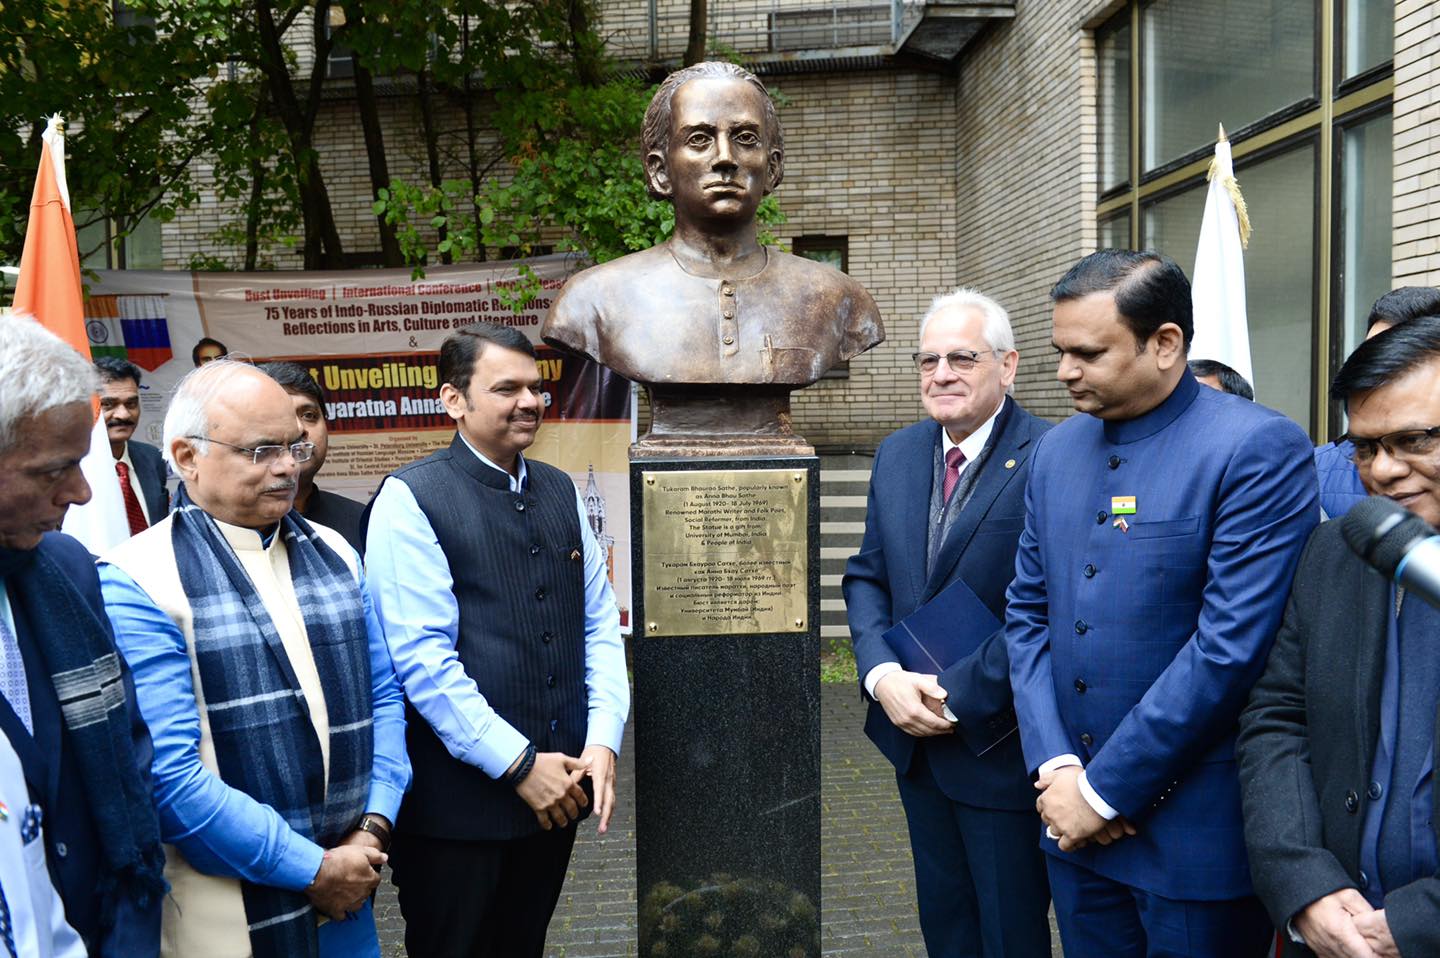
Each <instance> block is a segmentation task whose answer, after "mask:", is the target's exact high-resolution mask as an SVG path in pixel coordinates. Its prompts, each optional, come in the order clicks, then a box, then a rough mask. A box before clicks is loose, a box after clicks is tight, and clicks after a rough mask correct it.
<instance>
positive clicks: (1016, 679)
mask: <svg viewBox="0 0 1440 958" xmlns="http://www.w3.org/2000/svg"><path fill="white" fill-rule="evenodd" d="M1050 296H1051V299H1052V300H1053V301H1054V304H1055V311H1054V318H1053V323H1052V330H1051V340H1052V344H1053V345H1054V347H1055V350H1056V352H1057V353H1058V354H1059V368H1058V369H1057V371H1056V377H1057V378H1058V379H1059V380H1060V382H1061V384H1062V385H1064V386H1065V388H1066V391H1067V392H1069V394H1070V398H1071V401H1072V402H1073V403H1074V405H1075V408H1076V410H1077V411H1079V412H1080V413H1083V415H1079V416H1072V417H1071V418H1069V419H1067V420H1066V421H1065V422H1063V423H1061V424H1060V425H1058V426H1056V427H1055V428H1054V429H1052V430H1051V431H1050V432H1048V433H1046V434H1045V436H1044V438H1043V439H1041V440H1040V442H1039V443H1038V447H1037V448H1036V450H1035V452H1034V453H1033V454H1032V456H1031V465H1030V485H1029V488H1028V489H1027V490H1026V501H1025V506H1026V508H1025V512H1026V516H1025V532H1024V534H1023V535H1021V537H1020V548H1019V552H1018V553H1017V556H1016V561H1015V581H1014V582H1013V583H1012V584H1011V586H1010V591H1009V593H1008V599H1009V605H1008V608H1007V610H1006V640H1007V644H1008V649H1009V653H1010V677H1011V683H1012V686H1013V688H1014V692H1015V708H1016V712H1017V713H1018V714H1019V717H1020V737H1021V741H1022V745H1023V747H1024V751H1025V761H1026V764H1027V766H1028V767H1029V769H1030V771H1031V772H1033V773H1035V774H1036V775H1037V776H1038V780H1037V783H1036V784H1037V788H1038V789H1039V801H1038V806H1039V811H1040V817H1041V818H1042V819H1043V820H1044V822H1045V824H1046V826H1047V832H1046V837H1045V838H1044V839H1043V847H1044V849H1045V851H1046V853H1047V859H1048V865H1049V872H1050V891H1051V894H1052V895H1053V896H1054V899H1055V917H1056V921H1057V923H1058V925H1059V926H1060V938H1061V941H1062V942H1063V943H1064V946H1065V954H1066V955H1067V958H1091V956H1093V958H1141V956H1146V955H1167V956H1185V955H1189V956H1196V958H1215V956H1220V955H1224V956H1227V958H1230V956H1234V958H1258V956H1259V955H1261V954H1262V953H1264V951H1265V949H1266V947H1267V944H1268V943H1269V942H1270V941H1271V940H1272V938H1273V935H1272V931H1271V928H1270V925H1269V922H1268V921H1267V920H1266V917H1265V912H1264V909H1263V908H1262V907H1261V905H1260V903H1259V902H1258V901H1257V900H1256V899H1255V897H1254V894H1253V891H1252V887H1251V883H1250V871H1249V867H1248V865H1247V862H1246V858H1245V846H1244V841H1243V839H1242V834H1241V817H1240V783H1239V775H1238V771H1237V769H1236V766H1235V758H1234V748H1235V731H1236V725H1235V723H1236V719H1237V718H1238V716H1239V714H1240V709H1241V708H1242V707H1243V706H1244V704H1245V698H1246V696H1247V695H1248V694H1249V691H1250V687H1251V686H1252V685H1253V684H1254V682H1255V680H1256V679H1257V678H1258V677H1259V675H1260V672H1261V670H1262V669H1263V668H1264V665H1265V657H1266V655H1267V653H1268V652H1269V650H1270V643H1271V641H1272V640H1273V639H1274V636H1275V630H1276V629H1277V628H1278V627H1279V625H1280V616H1281V613H1282V612H1283V610H1284V604H1285V594H1286V592H1287V590H1288V589H1289V587H1290V580H1291V577H1292V576H1293V575H1294V569H1295V560H1296V559H1297V558H1298V556H1299V554H1300V550H1301V548H1302V547H1303V546H1304V544H1305V539H1306V538H1307V537H1308V536H1309V534H1310V531H1311V530H1312V529H1314V527H1315V524H1316V522H1317V521H1318V519H1319V509H1318V508H1317V506H1316V487H1315V467H1314V464H1313V458H1312V451H1311V446H1310V441H1309V439H1308V438H1307V437H1306V435H1305V433H1304V432H1303V431H1302V430H1301V429H1300V427H1299V426H1297V425H1296V424H1295V423H1294V422H1291V421H1290V420H1288V419H1286V418H1285V417H1284V416H1282V415H1280V414H1279V413H1277V412H1275V411H1274V410H1271V409H1266V408H1265V407H1264V406H1261V405H1259V404H1257V403H1253V402H1247V401H1245V400H1243V399H1241V398H1240V397H1238V396H1232V395H1229V394H1227V393H1223V392H1220V391H1219V390H1215V389H1206V388H1204V387H1203V386H1201V385H1200V384H1199V383H1197V382H1196V381H1195V377H1194V375H1193V374H1192V373H1191V372H1190V370H1189V369H1188V368H1187V367H1186V365H1185V354H1186V351H1187V349H1188V347H1189V344H1190V340H1191V336H1192V334H1193V330H1194V323H1193V319H1192V315H1191V312H1192V311H1191V305H1190V283H1189V281H1188V280H1187V279H1186V278H1185V274H1184V273H1183V272H1181V270H1180V268H1179V267H1178V266H1176V265H1175V263H1174V261H1173V260H1170V259H1168V258H1166V257H1163V256H1159V255H1157V254H1155V253H1142V252H1135V251H1130V250H1101V251H1100V252H1098V253H1094V254H1092V255H1090V256H1087V257H1085V258H1084V259H1082V260H1081V261H1080V262H1078V263H1076V264H1075V265H1074V266H1073V267H1071V269H1070V270H1069V271H1068V272H1067V273H1066V274H1065V275H1064V276H1063V277H1061V279H1060V281H1059V282H1058V283H1056V285H1055V287H1054V289H1052V290H1051V293H1050Z"/></svg>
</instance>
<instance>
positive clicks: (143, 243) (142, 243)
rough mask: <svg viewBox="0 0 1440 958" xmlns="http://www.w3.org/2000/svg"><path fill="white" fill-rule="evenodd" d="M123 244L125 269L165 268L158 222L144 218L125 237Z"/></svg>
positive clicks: (147, 217)
mask: <svg viewBox="0 0 1440 958" xmlns="http://www.w3.org/2000/svg"><path fill="white" fill-rule="evenodd" d="M124 243H125V268H126V269H164V268H165V254H164V249H163V248H162V245H161V238H160V222H159V220H156V219H152V218H151V217H149V216H146V217H144V218H143V219H141V220H140V222H138V223H136V224H135V228H134V229H133V230H131V231H130V233H129V235H127V236H126V237H125V239H124Z"/></svg>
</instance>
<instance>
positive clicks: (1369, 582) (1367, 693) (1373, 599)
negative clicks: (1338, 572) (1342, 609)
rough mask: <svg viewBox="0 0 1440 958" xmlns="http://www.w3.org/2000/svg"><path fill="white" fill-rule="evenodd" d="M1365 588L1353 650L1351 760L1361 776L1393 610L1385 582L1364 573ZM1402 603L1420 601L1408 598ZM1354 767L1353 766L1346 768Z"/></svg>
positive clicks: (1370, 748)
mask: <svg viewBox="0 0 1440 958" xmlns="http://www.w3.org/2000/svg"><path fill="white" fill-rule="evenodd" d="M1365 584H1366V587H1365V588H1363V589H1361V590H1360V594H1359V595H1358V596H1357V597H1356V600H1357V604H1358V608H1357V609H1356V618H1355V621H1356V622H1357V623H1359V625H1360V628H1359V630H1358V631H1359V633H1360V634H1359V636H1358V637H1357V639H1358V640H1357V641H1356V642H1355V643H1354V646H1353V647H1354V649H1355V701H1356V702H1357V703H1358V704H1359V707H1358V708H1357V709H1356V710H1355V720H1356V722H1357V732H1358V738H1357V739H1356V741H1357V743H1358V745H1359V748H1360V752H1359V754H1357V755H1355V756H1354V760H1355V763H1356V765H1364V766H1365V770H1364V772H1363V773H1362V774H1366V775H1368V774H1369V771H1370V769H1369V764H1370V762H1372V761H1373V760H1374V747H1375V742H1376V741H1377V739H1378V738H1379V735H1380V693H1381V685H1382V683H1383V679H1384V675H1385V645H1386V634H1387V632H1388V630H1389V628H1390V618H1391V617H1393V616H1394V615H1395V608H1394V606H1392V605H1391V604H1390V595H1391V592H1390V588H1389V582H1388V581H1387V580H1386V579H1385V578H1384V577H1383V576H1381V575H1379V574H1377V573H1374V572H1371V571H1370V570H1369V569H1366V570H1365ZM1406 601H1408V602H1415V601H1422V600H1419V599H1417V598H1416V597H1413V596H1412V597H1410V598H1408V599H1407V600H1406ZM1350 767H1355V766H1350Z"/></svg>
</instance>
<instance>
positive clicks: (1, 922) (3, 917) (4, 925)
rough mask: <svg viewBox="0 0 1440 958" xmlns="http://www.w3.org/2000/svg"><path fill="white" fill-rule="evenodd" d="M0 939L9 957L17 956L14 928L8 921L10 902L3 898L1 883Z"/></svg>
mask: <svg viewBox="0 0 1440 958" xmlns="http://www.w3.org/2000/svg"><path fill="white" fill-rule="evenodd" d="M0 941H3V942H4V943H5V952H6V953H7V954H8V955H9V956H10V958H19V956H18V955H17V954H16V953H15V928H14V926H13V925H12V924H11V923H10V903H9V902H8V901H6V900H5V886H3V885H0Z"/></svg>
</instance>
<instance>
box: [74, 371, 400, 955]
mask: <svg viewBox="0 0 1440 958" xmlns="http://www.w3.org/2000/svg"><path fill="white" fill-rule="evenodd" d="M163 451H164V453H165V455H166V458H167V459H168V460H169V461H170V463H171V464H172V466H173V467H174V469H175V471H176V472H177V473H178V474H179V475H180V476H181V478H182V479H183V480H184V486H183V487H182V489H181V491H180V493H179V495H178V498H177V505H176V508H175V511H174V512H173V513H171V515H170V516H169V517H168V518H166V519H165V520H163V521H161V522H158V523H156V524H155V525H153V526H151V527H150V528H149V529H148V530H146V531H145V532H143V533H141V534H140V535H138V536H135V537H134V538H132V539H130V540H129V541H128V542H126V543H125V544H123V545H121V546H119V547H118V548H116V549H115V550H114V551H112V552H110V553H109V554H107V555H106V556H104V557H103V558H102V561H101V566H100V578H101V586H102V589H103V592H104V595H105V605H106V609H107V611H108V612H109V615H110V619H111V621H112V623H113V624H114V627H115V633H116V641H117V643H118V645H119V646H120V650H121V652H122V653H123V654H124V656H125V658H126V660H127V661H128V662H129V664H130V667H131V669H132V670H133V671H134V673H135V685H136V691H137V695H138V698H139V701H140V710H141V712H142V714H143V715H144V717H145V720H146V722H147V723H148V724H149V726H150V730H151V734H152V735H153V736H154V739H155V765H154V778H155V804H156V806H157V808H158V809H159V812H160V827H161V833H162V838H163V840H164V841H165V842H166V843H167V844H166V846H165V851H166V867H165V877H166V878H167V879H168V880H169V882H170V886H171V889H172V891H171V894H170V895H169V896H167V898H166V900H165V907H164V915H163V923H162V926H161V954H162V955H177V956H190V955H202V954H203V955H206V956H207V958H230V956H234V958H243V956H250V955H254V956H255V958H306V956H315V958H318V956H335V958H339V956H344V958H352V956H370V955H373V956H378V955H379V944H378V941H377V939H376V932H375V919H374V915H373V913H372V910H371V904H370V894H371V892H372V891H373V890H374V889H375V887H376V884H377V882H378V868H379V866H380V865H382V864H383V863H384V862H385V860H386V855H385V849H386V847H387V846H388V844H389V838H390V829H391V827H392V826H393V823H394V820H395V815H396V812H397V810H398V809H399V807H400V799H401V796H402V795H403V793H404V791H405V789H406V787H407V786H408V784H409V781H410V765H409V761H408V760H407V758H406V755H405V744H404V727H405V718H404V711H403V698H402V694H401V690H400V686H399V684H398V683H397V681H396V679H395V675H394V670H393V668H392V666H391V664H390V656H389V653H388V652H387V650H386V646H385V640H384V636H383V634H382V632H381V629H380V625H379V623H378V621H377V619H376V618H375V615H374V612H373V611H372V609H371V607H370V602H369V599H368V598H367V597H366V593H365V590H364V587H363V575H362V573H361V571H360V564H359V559H358V557H357V556H356V554H355V551H354V550H353V549H351V548H350V547H349V546H348V545H347V544H346V542H345V540H344V538H342V537H341V536H340V535H339V533H336V532H334V531H333V530H331V529H328V528H326V527H324V526H319V525H312V524H310V523H308V522H306V521H305V519H304V518H302V517H301V516H300V515H299V513H297V512H294V511H293V510H292V508H291V506H292V503H293V501H294V498H295V487H296V474H297V471H298V463H300V462H303V461H304V460H305V459H307V458H308V457H309V455H310V452H311V447H310V444H309V443H307V442H304V440H303V433H302V430H301V427H300V424H299V422H298V421H297V420H296V418H295V412H294V406H293V404H292V403H291V402H290V397H289V396H287V395H286V393H285V391H284V390H283V389H282V388H280V386H279V385H278V384H276V383H275V382H274V381H273V380H272V379H270V378H269V377H268V376H265V375H264V374H263V373H260V372H258V371H256V370H254V369H252V368H251V367H249V366H247V365H245V364H243V363H236V362H229V361H225V360H220V361H216V362H214V363H209V364H207V365H205V366H203V367H201V368H199V369H197V370H195V371H194V372H193V373H190V374H189V375H187V376H186V377H185V379H184V380H182V381H181V383H180V385H179V386H178V387H177V389H176V393H175V396H174V399H173V400H172V401H171V404H170V409H169V410H168V412H167V414H166V416H165V431H164V449H163Z"/></svg>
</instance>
